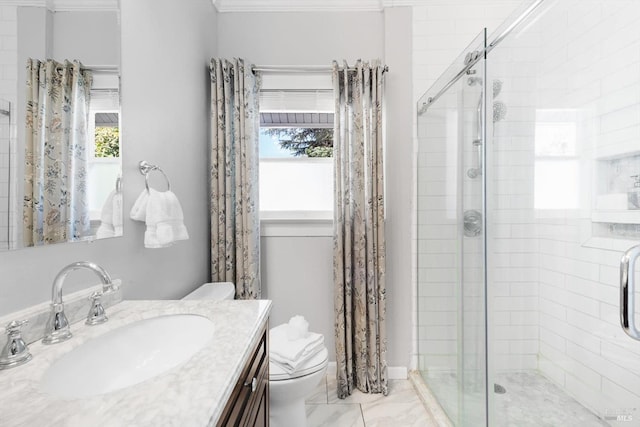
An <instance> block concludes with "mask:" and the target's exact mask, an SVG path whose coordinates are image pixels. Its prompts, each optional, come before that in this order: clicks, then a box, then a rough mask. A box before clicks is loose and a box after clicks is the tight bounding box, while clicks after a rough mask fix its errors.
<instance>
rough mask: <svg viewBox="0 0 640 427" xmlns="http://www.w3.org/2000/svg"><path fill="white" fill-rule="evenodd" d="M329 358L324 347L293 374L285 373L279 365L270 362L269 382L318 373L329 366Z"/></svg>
mask: <svg viewBox="0 0 640 427" xmlns="http://www.w3.org/2000/svg"><path fill="white" fill-rule="evenodd" d="M328 357H329V352H328V351H327V348H326V347H324V348H323V349H322V350H320V351H319V352H318V353H317V354H316V355H315V356H313V357H312V358H311V359H309V360H307V361H306V362H304V363H303V364H302V365H301V366H300V368H299V369H298V370H297V371H296V372H293V373H291V374H290V373H288V372H287V371H285V370H284V369H283V368H282V367H280V366H279V365H278V364H277V363H273V362H271V361H269V381H281V380H290V379H292V378H300V377H304V376H305V375H309V374H313V373H314V372H318V371H319V370H321V369H322V368H324V367H325V366H327V359H328Z"/></svg>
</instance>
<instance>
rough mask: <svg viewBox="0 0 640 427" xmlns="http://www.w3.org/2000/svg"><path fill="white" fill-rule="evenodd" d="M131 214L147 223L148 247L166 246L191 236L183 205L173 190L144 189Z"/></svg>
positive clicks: (145, 234)
mask: <svg viewBox="0 0 640 427" xmlns="http://www.w3.org/2000/svg"><path fill="white" fill-rule="evenodd" d="M129 215H130V217H131V219H134V220H136V221H144V222H145V223H146V225H147V229H146V231H145V233H144V246H145V247H146V248H166V247H168V246H171V245H172V244H173V243H174V242H177V241H179V240H187V239H188V238H189V233H188V232H187V228H186V227H185V225H184V222H183V218H184V216H183V213H182V207H181V206H180V202H179V201H178V198H177V197H176V195H175V194H173V192H171V191H164V192H160V191H156V190H154V189H149V191H147V190H143V191H142V193H141V194H140V196H138V199H137V200H136V201H135V203H134V204H133V207H132V208H131V212H130V214H129Z"/></svg>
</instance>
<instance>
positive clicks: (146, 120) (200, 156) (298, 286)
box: [0, 0, 413, 366]
mask: <svg viewBox="0 0 640 427" xmlns="http://www.w3.org/2000/svg"><path fill="white" fill-rule="evenodd" d="M185 3H186V2H181V1H178V0H162V1H152V0H144V1H136V2H123V5H122V7H123V10H122V41H123V48H122V68H123V75H124V77H123V81H122V91H123V93H122V98H123V100H122V102H123V106H122V114H123V123H122V125H123V138H124V141H125V144H126V146H125V147H126V148H125V151H124V165H123V169H124V170H123V173H124V183H125V188H124V191H125V211H127V212H128V210H129V209H130V208H131V205H132V204H133V201H134V199H135V198H136V197H137V195H138V194H139V192H140V191H141V189H142V185H143V181H142V177H141V176H140V175H139V173H138V171H137V163H138V161H140V160H142V159H146V160H149V161H151V162H153V163H157V164H159V165H161V166H162V167H163V169H164V170H165V171H166V172H167V174H168V175H169V177H170V178H171V180H172V185H173V189H174V191H175V192H176V194H177V195H178V197H179V198H180V200H181V202H182V205H183V209H184V212H185V222H186V225H187V227H188V229H189V232H190V235H191V239H190V240H189V241H187V242H182V243H178V244H177V245H176V246H174V247H172V248H169V249H164V250H151V249H144V248H143V245H142V239H143V232H144V225H142V224H139V223H133V222H132V221H129V220H127V221H126V223H125V237H124V238H120V239H115V240H101V241H97V242H95V243H92V244H72V245H62V246H61V245H58V246H55V247H49V248H38V249H27V250H22V251H16V252H10V253H2V254H0V259H1V260H2V261H1V262H0V277H3V284H2V286H3V292H2V293H1V294H0V314H4V313H7V312H11V311H14V310H16V309H19V308H23V307H26V306H28V305H32V304H35V303H38V302H42V301H45V300H47V299H48V298H49V293H50V286H51V281H52V279H53V277H54V275H55V273H56V272H57V271H58V270H59V269H60V268H61V267H62V266H64V265H65V264H67V263H69V262H72V261H76V260H79V259H90V260H93V261H96V262H98V263H101V264H103V265H104V266H105V267H106V268H107V269H109V270H110V271H111V272H112V273H113V274H114V276H116V277H121V278H122V279H123V281H124V283H125V286H126V287H125V298H138V299H142V298H148V299H153V298H177V297H180V296H182V295H184V294H186V293H187V292H188V291H189V290H191V289H192V288H195V287H196V286H197V285H198V284H199V283H202V282H205V281H208V275H209V264H208V260H209V257H208V251H209V244H208V239H209V226H208V215H207V209H208V207H207V196H206V195H207V136H208V135H207V132H208V131H207V128H208V126H207V123H208V110H209V107H208V103H207V99H208V96H209V91H208V85H207V82H208V71H207V63H208V59H209V58H210V57H211V56H216V55H217V56H220V57H227V58H231V57H234V56H235V57H243V58H245V59H247V60H248V61H251V62H253V63H256V64H263V65H278V64H293V65H295V64H299V65H322V64H330V63H331V61H332V60H333V59H338V60H342V59H346V60H347V61H349V62H350V63H353V62H354V61H355V60H356V59H358V58H362V59H372V58H383V59H384V61H386V63H387V64H388V65H389V66H390V69H391V71H390V73H389V74H388V75H387V77H386V79H387V90H386V95H387V102H386V114H387V135H388V137H387V164H386V175H387V295H388V299H387V330H388V339H389V353H388V362H389V365H390V366H409V363H410V353H411V295H412V288H411V256H412V251H411V192H412V184H411V164H412V114H413V113H412V111H413V108H412V99H411V93H412V87H411V71H410V70H411V66H410V65H411V9H410V8H391V9H387V10H386V11H385V12H384V13H382V12H331V13H328V12H327V13H242V14H240V13H224V14H220V15H217V14H216V13H215V11H213V8H212V7H211V3H210V2H209V1H208V0H189V2H188V6H187V7H185ZM216 28H217V29H218V31H217V32H216ZM245 28H251V29H252V30H251V31H250V32H246V31H245V30H244V29H245ZM255 35H259V37H255ZM385 46H387V47H388V49H385ZM331 251H332V241H331V237H265V238H263V241H262V279H263V286H264V293H265V296H266V297H268V298H271V299H273V300H274V309H273V312H272V318H271V322H272V324H277V323H280V322H283V321H286V320H287V319H288V318H289V317H290V316H291V315H293V314H298V313H300V314H304V315H305V316H306V317H307V318H308V319H309V321H310V323H311V324H312V327H313V328H314V329H315V330H317V331H319V332H322V333H324V334H325V336H326V337H327V343H328V345H329V347H330V348H332V347H333V290H332V270H331V268H332V267H331V265H332V252H331ZM86 277H90V276H86V275H83V274H82V273H77V274H76V275H75V277H72V278H71V279H74V278H75V281H74V282H75V283H77V282H78V281H79V280H81V279H83V278H86ZM79 287H80V286H79V285H76V286H75V287H74V286H69V287H68V289H67V290H66V291H67V292H70V291H72V290H75V289H78V288H79Z"/></svg>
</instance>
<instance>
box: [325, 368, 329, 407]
mask: <svg viewBox="0 0 640 427" xmlns="http://www.w3.org/2000/svg"><path fill="white" fill-rule="evenodd" d="M324 397H325V402H326V403H327V405H328V404H329V380H328V379H327V376H326V375H325V376H324Z"/></svg>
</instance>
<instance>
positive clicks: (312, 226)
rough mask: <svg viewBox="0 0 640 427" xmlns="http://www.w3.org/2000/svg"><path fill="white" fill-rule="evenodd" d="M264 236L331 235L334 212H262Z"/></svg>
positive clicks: (261, 230) (261, 221)
mask: <svg viewBox="0 0 640 427" xmlns="http://www.w3.org/2000/svg"><path fill="white" fill-rule="evenodd" d="M260 235H261V236H262V237H331V236H333V212H330V211H320V212H318V211H298V212H280V211H278V212H276V211H267V212H260Z"/></svg>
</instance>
